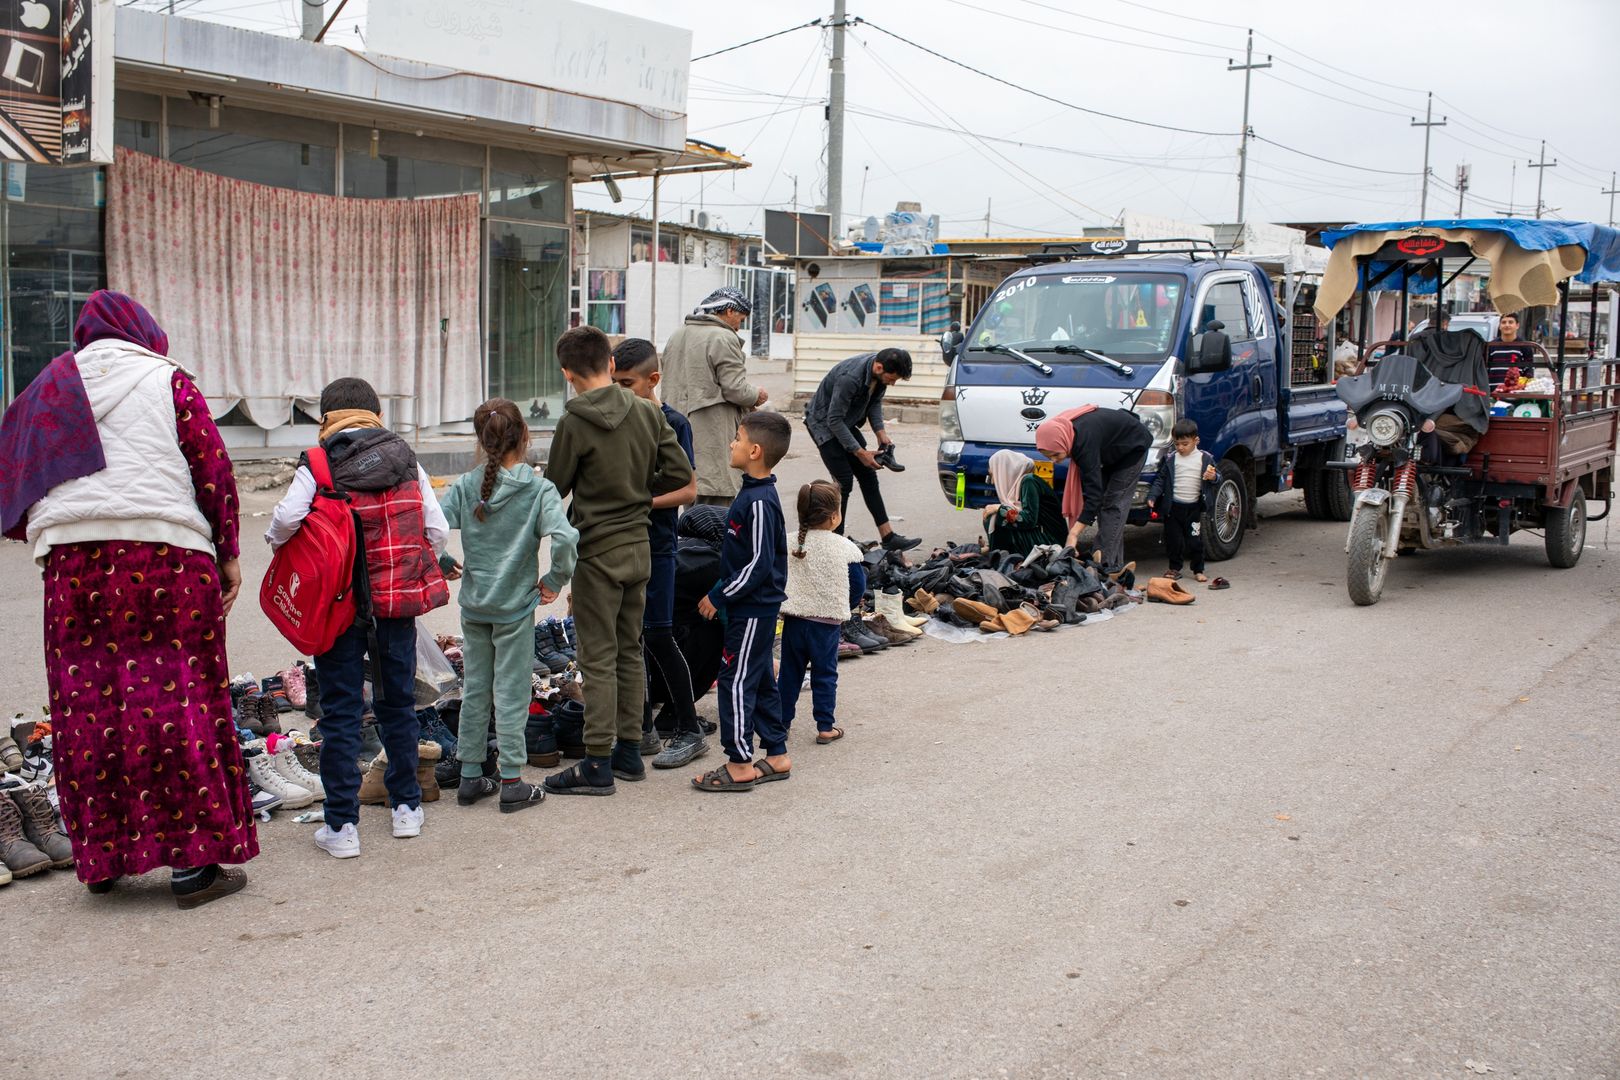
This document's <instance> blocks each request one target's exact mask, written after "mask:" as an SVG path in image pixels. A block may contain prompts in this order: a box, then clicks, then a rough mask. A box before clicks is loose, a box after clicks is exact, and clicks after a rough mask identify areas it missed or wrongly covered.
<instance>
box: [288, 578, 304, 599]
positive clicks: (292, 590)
mask: <svg viewBox="0 0 1620 1080" xmlns="http://www.w3.org/2000/svg"><path fill="white" fill-rule="evenodd" d="M302 584H303V581H302V580H300V579H299V577H298V574H297V572H294V573H293V576H292V580H291V581H289V582H287V599H289V600H294V599H297V597H298V586H300V585H302Z"/></svg>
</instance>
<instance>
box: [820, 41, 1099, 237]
mask: <svg viewBox="0 0 1620 1080" xmlns="http://www.w3.org/2000/svg"><path fill="white" fill-rule="evenodd" d="M867 25H870V24H867ZM874 29H875V28H874ZM850 36H851V37H853V38H854V39H855V41H856V42H857V43H858V44H859V45H860V46H861V48H862V49H864V50H865V51H866V55H867V56H869V57H870V58H871V59H872V61H873V62H874V63H875V64H877V65H878V67H879V68H881V69H882V70H883V71H884V72H885V73H886V74H887V75H888V76H889V78H890V79H892V80H893V81H894V82H895V84H896V85H898V86H899V87H900V88H901V89H902V90H904V91H905V92H906V93H907V94H908V95H910V96H911V98H912V99H913V100H914V101H916V102H917V104H919V105H921V106H922V108H923V111H924V112H929V113H935V115H936V116H943V117H944V118H945V119H946V120H949V121H950V122H951V123H953V124H955V125H956V126H957V127H958V128H962V130H963V131H964V132H966V130H967V129H966V128H965V127H963V125H962V124H961V123H960V122H958V121H957V120H956V118H955V117H953V116H951V115H950V114H949V113H947V112H945V110H944V109H936V108H935V107H934V106H933V105H931V104H929V102H928V100H927V98H926V97H924V96H923V95H922V94H921V93H920V92H918V91H917V90H916V88H914V87H913V86H912V85H911V84H910V83H909V82H908V81H907V80H906V79H905V78H904V77H902V76H901V75H900V74H899V73H898V72H896V71H895V70H894V69H893V68H892V67H890V66H889V65H888V64H887V63H885V62H884V60H883V58H882V57H880V56H878V55H877V53H875V52H873V51H872V47H871V46H870V45H868V44H867V43H866V41H865V39H863V38H861V37H860V36H859V35H857V34H851V35H850ZM891 36H892V35H891ZM968 137H971V135H969V136H968ZM980 145H981V146H982V144H980ZM980 154H981V156H983V157H984V158H985V160H987V161H989V162H990V163H991V164H992V165H994V166H995V167H996V168H998V169H1000V170H1001V171H1002V172H1004V173H1007V175H1009V176H1013V174H1012V172H1011V171H1009V166H1010V167H1011V169H1016V170H1017V171H1018V172H1020V173H1023V174H1024V176H1027V177H1029V179H1030V180H1033V181H1035V183H1036V184H1039V185H1041V186H1044V187H1045V188H1046V189H1048V190H1050V191H1051V192H1052V193H1054V194H1056V195H1059V196H1061V197H1063V198H1065V199H1068V200H1069V201H1070V202H1072V203H1074V204H1075V205H1076V206H1079V207H1081V208H1082V209H1084V210H1087V211H1090V212H1091V213H1093V214H1096V215H1097V216H1098V217H1100V218H1104V219H1106V218H1107V215H1106V214H1104V213H1103V212H1102V211H1101V210H1098V209H1097V208H1096V207H1094V206H1090V205H1087V204H1086V203H1084V202H1081V201H1080V200H1079V199H1077V198H1075V197H1074V196H1073V195H1070V194H1069V193H1068V192H1065V191H1062V190H1060V189H1058V188H1056V187H1053V186H1052V185H1051V184H1050V183H1048V182H1047V181H1045V180H1042V179H1041V178H1040V177H1038V176H1035V175H1034V174H1033V173H1031V172H1030V171H1029V170H1028V169H1025V168H1024V167H1023V166H1021V165H1019V164H1018V163H1017V162H1015V161H1012V160H1010V159H1009V158H1007V157H1006V155H1004V154H994V153H992V152H991V151H990V149H989V147H988V146H983V148H982V149H980ZM1013 179H1015V180H1017V181H1018V182H1019V183H1020V184H1022V185H1023V186H1024V187H1026V188H1029V190H1031V191H1033V192H1036V193H1040V190H1041V189H1040V187H1036V186H1034V185H1032V184H1031V183H1029V181H1027V180H1024V179H1023V178H1021V177H1018V176H1013ZM1054 205H1057V204H1056V203H1055V202H1054Z"/></svg>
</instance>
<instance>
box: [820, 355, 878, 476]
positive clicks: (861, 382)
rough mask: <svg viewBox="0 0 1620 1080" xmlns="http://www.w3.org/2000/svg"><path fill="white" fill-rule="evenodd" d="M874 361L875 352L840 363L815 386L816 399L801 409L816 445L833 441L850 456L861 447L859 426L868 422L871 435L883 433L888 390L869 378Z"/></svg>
mask: <svg viewBox="0 0 1620 1080" xmlns="http://www.w3.org/2000/svg"><path fill="white" fill-rule="evenodd" d="M876 358H877V354H876V353H862V354H861V355H860V356H852V357H850V358H849V359H848V360H840V361H839V362H838V363H836V364H834V365H833V369H832V370H831V371H829V372H827V376H826V378H824V379H822V380H821V385H820V386H818V387H816V393H815V396H814V397H812V398H811V399H810V404H809V405H806V406H805V408H804V426H805V427H807V428H809V429H810V438H811V439H813V440H815V444H816V445H817V446H826V445H827V444H828V443H830V442H832V441H833V440H835V439H836V440H837V441H838V445H839V446H842V447H843V448H844V450H845V451H846V452H848V453H851V454H853V453H854V452H855V451H857V450H859V449H861V447H862V446H863V445H864V444H863V443H862V442H861V441H860V439H859V438H858V437H857V436H856V434H855V432H856V429H858V428H859V427H860V426H861V425H862V424H865V423H868V422H870V423H871V425H872V431H873V433H874V434H876V433H877V432H879V431H882V430H883V395H884V394H885V393H886V392H887V391H888V389H889V388H888V387H887V386H884V385H883V380H881V379H877V380H874V379H873V378H872V361H873V360H875V359H876ZM874 381H875V382H876V383H877V387H876V388H875V389H874V388H873V386H872V383H873V382H874Z"/></svg>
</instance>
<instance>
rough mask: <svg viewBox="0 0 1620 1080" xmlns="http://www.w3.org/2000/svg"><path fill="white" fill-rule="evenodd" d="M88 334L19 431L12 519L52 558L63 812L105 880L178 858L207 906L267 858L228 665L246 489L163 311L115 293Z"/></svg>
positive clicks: (10, 416) (49, 658)
mask: <svg viewBox="0 0 1620 1080" xmlns="http://www.w3.org/2000/svg"><path fill="white" fill-rule="evenodd" d="M73 341H74V344H75V345H76V346H77V350H76V352H73V353H65V354H63V355H62V356H59V357H57V359H56V360H55V361H53V362H52V364H51V366H50V367H49V368H47V369H46V371H45V372H44V373H43V374H42V375H40V376H39V378H38V379H36V380H35V381H34V383H32V384H31V385H30V386H29V387H28V389H27V390H25V391H24V392H23V393H22V394H20V395H19V396H18V397H17V400H16V401H14V402H13V403H12V406H11V408H10V409H8V410H7V411H6V415H5V420H4V424H3V425H0V470H3V475H0V518H3V520H0V526H3V528H4V531H5V533H6V535H7V536H9V537H12V538H14V539H26V540H27V541H28V543H30V544H32V545H33V547H34V558H35V561H36V562H38V563H39V564H40V565H41V566H42V567H44V578H45V667H46V676H47V680H48V682H49V685H50V694H51V703H50V709H51V725H52V736H53V747H54V751H55V762H56V786H57V792H58V795H59V796H60V799H61V806H62V817H63V820H64V823H65V824H66V825H67V832H68V835H69V837H71V838H72V841H73V855H74V859H75V861H76V863H77V866H78V872H79V880H81V881H83V882H84V883H85V884H86V885H87V886H88V887H89V889H90V891H91V892H94V893H102V892H107V891H109V890H111V889H112V888H113V885H114V883H115V882H116V881H117V880H118V879H119V878H120V877H123V876H125V875H133V874H143V873H146V872H147V871H149V870H153V869H156V868H157V867H160V866H167V867H170V868H172V875H171V878H170V887H171V889H172V890H173V892H174V896H175V900H176V902H177V903H178V904H179V906H180V907H182V908H191V907H196V906H197V905H199V904H203V903H207V902H208V901H210V900H213V899H216V898H218V897H220V896H225V895H228V894H230V893H233V892H235V891H237V890H238V889H240V888H242V886H243V885H244V884H246V882H247V875H246V874H245V873H243V872H242V871H241V870H240V869H228V868H226V867H225V866H223V865H222V864H225V863H245V862H247V861H248V860H249V859H251V858H253V857H254V856H255V855H257V854H258V851H259V845H258V838H257V836H256V834H255V832H254V827H253V813H252V805H251V804H252V798H251V795H250V793H249V790H248V782H247V775H246V771H245V769H244V768H243V764H242V754H241V750H240V748H239V747H238V745H237V742H236V730H235V725H234V724H233V723H232V719H231V701H230V687H229V682H230V675H229V669H228V668H227V666H226V660H225V616H226V614H227V613H229V611H230V609H231V605H232V603H233V602H234V601H235V600H236V595H237V593H238V591H239V590H240V588H241V582H242V576H241V570H240V569H239V568H238V566H237V561H236V556H237V504H236V482H235V479H234V478H233V476H232V472H231V461H230V457H229V456H228V455H227V454H226V452H225V446H224V443H223V442H222V441H221V440H220V437H219V431H218V429H217V428H215V426H214V422H213V420H212V419H211V418H210V417H209V414H208V407H207V405H206V403H205V402H204V401H203V397H202V395H201V394H200V393H198V392H197V388H196V386H195V385H193V384H192V381H191V379H190V377H189V376H188V375H187V374H186V373H185V371H184V370H182V369H181V368H180V367H179V365H177V364H175V363H174V362H173V361H171V360H169V359H168V358H167V354H168V348H169V341H168V338H167V336H166V335H165V334H164V333H163V331H162V330H161V329H160V328H159V327H158V325H157V323H156V322H155V321H154V320H153V318H152V316H151V315H150V314H149V313H148V312H147V311H146V309H145V308H143V307H141V305H139V304H137V303H136V302H135V301H133V300H131V299H130V298H129V297H127V296H124V295H123V294H121V293H114V292H105V291H103V292H97V293H95V294H94V295H92V296H91V297H90V299H89V300H88V301H87V302H86V304H85V306H84V310H83V313H82V314H81V315H80V317H79V321H78V325H77V326H76V327H75V328H74V331H73Z"/></svg>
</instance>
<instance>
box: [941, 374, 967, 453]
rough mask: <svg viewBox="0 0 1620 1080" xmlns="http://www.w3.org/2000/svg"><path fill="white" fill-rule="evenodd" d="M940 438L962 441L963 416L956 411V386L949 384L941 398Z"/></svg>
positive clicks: (949, 440) (944, 440)
mask: <svg viewBox="0 0 1620 1080" xmlns="http://www.w3.org/2000/svg"><path fill="white" fill-rule="evenodd" d="M939 438H940V441H941V442H942V443H943V442H961V441H962V417H961V414H959V413H958V412H957V411H956V387H954V386H947V387H946V388H945V393H944V395H943V396H942V397H941V398H940V399H939ZM958 452H960V451H958Z"/></svg>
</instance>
